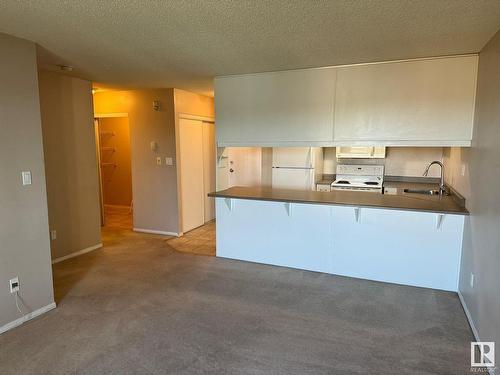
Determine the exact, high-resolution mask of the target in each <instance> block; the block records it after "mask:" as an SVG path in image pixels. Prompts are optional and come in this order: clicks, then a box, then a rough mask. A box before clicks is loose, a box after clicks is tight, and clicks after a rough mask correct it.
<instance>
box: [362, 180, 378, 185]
mask: <svg viewBox="0 0 500 375" xmlns="http://www.w3.org/2000/svg"><path fill="white" fill-rule="evenodd" d="M365 185H378V182H376V181H366V182H365Z"/></svg>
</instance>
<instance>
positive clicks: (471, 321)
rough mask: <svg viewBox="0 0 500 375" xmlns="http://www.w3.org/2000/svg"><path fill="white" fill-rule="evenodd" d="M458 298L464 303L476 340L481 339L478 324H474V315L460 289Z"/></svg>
mask: <svg viewBox="0 0 500 375" xmlns="http://www.w3.org/2000/svg"><path fill="white" fill-rule="evenodd" d="M458 298H459V299H460V303H461V304H462V307H463V308H464V311H465V316H466V317H467V320H468V321H469V325H470V328H471V329H472V333H473V335H474V337H475V339H476V341H481V340H480V339H479V333H478V332H477V329H476V326H475V325H474V321H473V320H472V315H471V313H470V311H469V308H468V307H467V304H466V303H465V299H464V296H463V295H462V293H460V291H458Z"/></svg>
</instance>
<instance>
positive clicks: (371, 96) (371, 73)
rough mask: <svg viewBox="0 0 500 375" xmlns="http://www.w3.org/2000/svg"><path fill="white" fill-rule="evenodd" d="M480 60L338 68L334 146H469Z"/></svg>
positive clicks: (466, 58) (455, 59) (459, 58)
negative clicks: (478, 62)
mask: <svg viewBox="0 0 500 375" xmlns="http://www.w3.org/2000/svg"><path fill="white" fill-rule="evenodd" d="M477 61H478V58H477V56H465V57H464V56H462V57H452V58H437V59H428V60H414V61H404V62H393V63H385V64H384V63H381V64H371V65H357V66H348V67H341V68H338V73H337V81H336V82H337V90H336V97H335V131H334V134H335V137H334V138H335V142H336V143H337V144H342V145H348V146H350V145H353V146H355V145H364V144H367V143H368V144H402V145H404V144H405V143H406V144H416V145H418V144H420V143H421V144H427V145H433V144H435V145H454V144H456V145H468V144H470V141H471V139H472V124H473V116H474V100H475V92H476V73H477ZM419 142H420V143H419Z"/></svg>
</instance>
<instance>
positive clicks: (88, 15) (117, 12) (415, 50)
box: [0, 0, 500, 92]
mask: <svg viewBox="0 0 500 375" xmlns="http://www.w3.org/2000/svg"><path fill="white" fill-rule="evenodd" d="M499 27H500V0H330V1H326V0H324V1H320V0H289V1H285V0H267V1H263V0H248V1H244V0H233V1H226V0H183V1H178V0H170V1H159V0H121V1H120V0H106V1H103V0H80V1H76V0H74V1H71V0H43V1H41V0H38V1H37V0H34V1H27V0H24V1H23V0H0V32H4V33H7V34H11V35H15V36H18V37H22V38H25V39H29V40H32V41H34V42H36V43H38V44H39V45H40V48H39V60H40V62H41V64H42V65H43V66H45V67H46V68H49V69H50V68H51V67H52V68H53V67H54V65H55V64H62V63H65V64H70V65H72V66H74V67H75V70H74V72H73V73H72V74H74V75H77V76H80V77H84V78H87V79H90V80H93V81H94V82H99V83H101V84H105V85H108V86H112V87H113V86H115V87H116V86H121V87H173V86H175V87H179V88H184V89H188V90H193V91H197V92H210V91H211V89H212V79H213V77H214V76H216V75H226V74H235V73H248V72H262V71H272V70H284V69H293V68H305V67H317V66H325V65H338V64H349V63H359V62H370V61H381V60H393V59H404V58H414V57H426V56H437V55H449V54H461V53H470V52H478V51H479V50H480V49H481V48H482V47H483V46H484V44H486V42H487V41H488V40H489V39H490V38H491V37H492V36H493V35H494V34H495V32H496V31H497V30H498V29H499Z"/></svg>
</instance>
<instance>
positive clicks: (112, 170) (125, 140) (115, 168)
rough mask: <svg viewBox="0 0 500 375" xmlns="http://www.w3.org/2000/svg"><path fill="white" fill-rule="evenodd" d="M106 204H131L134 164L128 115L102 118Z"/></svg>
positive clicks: (102, 158)
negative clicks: (132, 161) (132, 162)
mask: <svg viewBox="0 0 500 375" xmlns="http://www.w3.org/2000/svg"><path fill="white" fill-rule="evenodd" d="M99 131H100V132H101V133H102V135H101V137H100V146H101V162H102V163H103V166H102V184H103V194H104V204H106V205H112V206H126V207H130V203H131V202H132V169H131V168H132V167H131V159H130V158H131V155H130V132H129V126H128V118H127V117H104V118H100V119H99Z"/></svg>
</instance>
